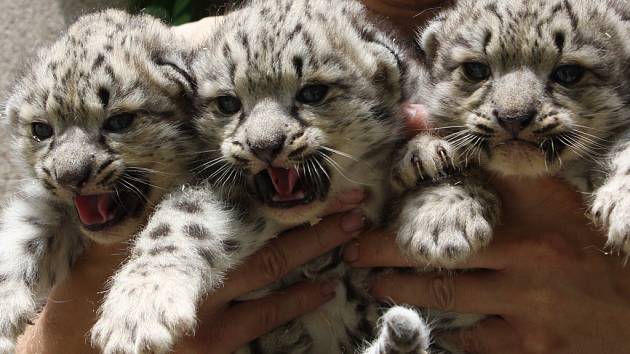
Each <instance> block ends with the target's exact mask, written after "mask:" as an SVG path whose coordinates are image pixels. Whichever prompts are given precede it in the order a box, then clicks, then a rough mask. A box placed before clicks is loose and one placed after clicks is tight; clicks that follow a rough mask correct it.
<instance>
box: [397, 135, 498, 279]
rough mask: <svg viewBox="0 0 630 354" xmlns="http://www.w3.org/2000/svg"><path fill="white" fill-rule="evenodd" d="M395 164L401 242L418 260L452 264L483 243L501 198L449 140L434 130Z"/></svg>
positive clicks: (418, 139)
mask: <svg viewBox="0 0 630 354" xmlns="http://www.w3.org/2000/svg"><path fill="white" fill-rule="evenodd" d="M398 156H399V160H398V161H397V162H396V163H395V164H394V168H393V176H392V188H393V190H394V191H395V192H397V193H398V194H399V195H402V196H401V202H400V204H399V208H400V209H398V218H397V220H398V222H397V223H396V224H395V225H396V226H397V227H398V229H397V230H398V231H397V232H398V234H397V242H398V245H399V246H400V248H401V250H402V251H403V252H404V253H405V254H407V256H409V257H410V258H412V259H413V260H416V261H421V262H429V263H431V264H432V265H436V266H445V267H448V266H452V265H453V264H455V263H457V262H458V261H461V260H463V259H465V258H467V257H468V256H470V255H471V254H473V253H474V252H475V251H477V250H478V249H480V248H481V247H483V246H485V245H486V244H487V243H488V242H489V241H490V239H491V237H492V229H493V227H494V225H495V223H496V222H497V220H498V219H499V205H500V203H499V198H498V196H497V195H496V194H495V193H494V192H492V191H491V190H489V189H488V188H487V187H486V186H485V185H484V183H483V182H482V180H481V178H480V177H479V176H478V175H476V174H475V173H472V172H466V173H464V174H463V173H460V172H459V171H460V170H461V169H462V166H460V162H461V161H459V159H458V158H457V156H456V154H455V149H454V148H453V147H452V146H451V144H450V143H449V142H447V141H445V140H442V139H440V138H439V137H436V136H433V135H430V134H421V135H418V136H416V137H415V138H414V139H412V140H411V141H410V142H408V143H407V145H405V146H404V147H403V149H402V151H400V153H399V154H398Z"/></svg>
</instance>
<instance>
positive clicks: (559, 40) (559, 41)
mask: <svg viewBox="0 0 630 354" xmlns="http://www.w3.org/2000/svg"><path fill="white" fill-rule="evenodd" d="M553 40H554V43H555V44H556V47H557V48H558V52H560V53H562V51H563V49H564V41H565V36H564V33H562V32H556V34H555V36H554V39H553Z"/></svg>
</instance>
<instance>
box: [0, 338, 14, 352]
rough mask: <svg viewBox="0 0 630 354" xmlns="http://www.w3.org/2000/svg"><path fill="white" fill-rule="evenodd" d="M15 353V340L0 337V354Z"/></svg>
mask: <svg viewBox="0 0 630 354" xmlns="http://www.w3.org/2000/svg"><path fill="white" fill-rule="evenodd" d="M13 353H15V339H12V338H6V337H2V336H1V335H0V354H13Z"/></svg>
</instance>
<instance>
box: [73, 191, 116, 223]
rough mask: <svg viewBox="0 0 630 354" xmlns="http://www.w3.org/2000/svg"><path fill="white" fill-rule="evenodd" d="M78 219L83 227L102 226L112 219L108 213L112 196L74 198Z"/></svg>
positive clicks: (98, 195) (109, 212) (99, 195)
mask: <svg viewBox="0 0 630 354" xmlns="http://www.w3.org/2000/svg"><path fill="white" fill-rule="evenodd" d="M74 205H75V207H76V208H77V212H78V213H79V219H81V222H82V223H83V224H84V225H98V224H104V223H106V222H108V221H110V220H112V219H113V218H114V215H115V214H114V213H113V212H111V211H110V208H111V206H112V194H110V193H107V194H97V195H79V196H77V197H75V198H74Z"/></svg>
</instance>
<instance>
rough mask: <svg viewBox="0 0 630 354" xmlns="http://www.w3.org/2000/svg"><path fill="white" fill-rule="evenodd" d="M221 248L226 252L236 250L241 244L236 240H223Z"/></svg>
mask: <svg viewBox="0 0 630 354" xmlns="http://www.w3.org/2000/svg"><path fill="white" fill-rule="evenodd" d="M223 249H224V250H225V251H226V252H230V253H231V252H237V251H238V250H240V249H241V244H240V242H238V241H237V240H223Z"/></svg>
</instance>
